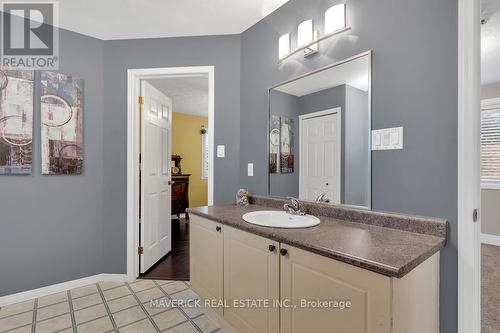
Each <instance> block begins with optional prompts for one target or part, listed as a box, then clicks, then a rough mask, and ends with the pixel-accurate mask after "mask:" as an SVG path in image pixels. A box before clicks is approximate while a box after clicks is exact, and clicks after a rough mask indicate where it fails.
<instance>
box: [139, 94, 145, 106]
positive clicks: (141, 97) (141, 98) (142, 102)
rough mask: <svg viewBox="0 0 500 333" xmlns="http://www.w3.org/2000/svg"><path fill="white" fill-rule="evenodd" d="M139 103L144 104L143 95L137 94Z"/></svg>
mask: <svg viewBox="0 0 500 333" xmlns="http://www.w3.org/2000/svg"><path fill="white" fill-rule="evenodd" d="M139 104H141V105H142V104H144V96H139Z"/></svg>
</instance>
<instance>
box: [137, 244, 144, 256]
mask: <svg viewBox="0 0 500 333" xmlns="http://www.w3.org/2000/svg"><path fill="white" fill-rule="evenodd" d="M137 252H138V253H139V254H144V247H143V246H139V247H138V248H137Z"/></svg>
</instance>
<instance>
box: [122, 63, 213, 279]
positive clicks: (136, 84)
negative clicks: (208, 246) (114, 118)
mask: <svg viewBox="0 0 500 333" xmlns="http://www.w3.org/2000/svg"><path fill="white" fill-rule="evenodd" d="M200 74H203V75H207V74H208V129H209V131H208V143H209V147H210V149H209V154H208V156H209V168H208V205H213V201H214V179H215V178H214V142H215V141H214V128H215V126H214V125H215V114H214V113H215V85H214V83H215V79H214V75H215V66H190V67H161V68H138V69H128V70H127V279H128V280H129V281H134V280H135V279H136V278H137V277H138V276H139V254H138V252H137V249H138V247H139V200H140V187H139V172H140V170H139V152H140V138H139V133H140V132H139V128H138V127H139V124H140V121H139V115H140V113H139V96H140V81H141V80H144V79H158V78H167V77H168V78H172V77H183V76H192V75H200Z"/></svg>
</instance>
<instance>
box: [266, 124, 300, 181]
mask: <svg viewBox="0 0 500 333" xmlns="http://www.w3.org/2000/svg"><path fill="white" fill-rule="evenodd" d="M293 147H294V131H293V119H291V118H288V117H280V116H276V115H271V118H270V121H269V173H271V174H273V173H293V172H294V153H293V150H294V149H293Z"/></svg>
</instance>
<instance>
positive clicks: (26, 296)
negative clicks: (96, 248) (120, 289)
mask: <svg viewBox="0 0 500 333" xmlns="http://www.w3.org/2000/svg"><path fill="white" fill-rule="evenodd" d="M105 281H106V282H107V281H110V282H127V281H129V280H128V278H127V275H125V274H97V275H92V276H87V277H84V278H81V279H76V280H71V281H66V282H62V283H58V284H53V285H50V286H46V287H41V288H37V289H32V290H28V291H23V292H20V293H16V294H12V295H7V296H2V297H0V307H2V306H6V305H10V304H14V303H19V302H24V301H28V300H30V299H34V298H39V297H43V296H48V295H51V294H55V293H59V292H61V291H66V290H70V289H74V288H79V287H83V286H87V285H89V284H94V283H99V282H105Z"/></svg>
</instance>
